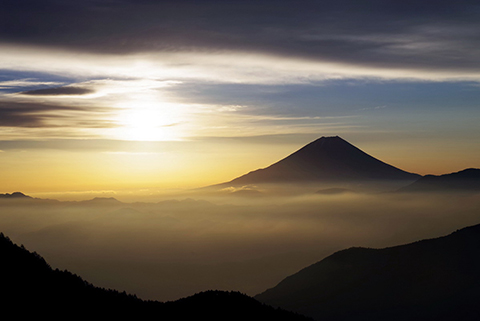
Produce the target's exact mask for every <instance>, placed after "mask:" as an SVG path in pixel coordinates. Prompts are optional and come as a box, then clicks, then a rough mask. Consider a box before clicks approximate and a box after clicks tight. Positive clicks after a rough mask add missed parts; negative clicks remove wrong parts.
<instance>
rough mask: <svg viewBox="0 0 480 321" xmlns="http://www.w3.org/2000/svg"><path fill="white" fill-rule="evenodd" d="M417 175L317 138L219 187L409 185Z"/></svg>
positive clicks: (339, 142)
mask: <svg viewBox="0 0 480 321" xmlns="http://www.w3.org/2000/svg"><path fill="white" fill-rule="evenodd" d="M419 177H420V175H417V174H413V173H409V172H406V171H403V170H401V169H398V168H396V167H394V166H392V165H389V164H386V163H384V162H382V161H380V160H378V159H376V158H374V157H372V156H370V155H368V154H367V153H365V152H363V151H361V150H360V149H358V148H357V147H355V146H353V145H352V144H350V143H348V142H347V141H345V140H343V139H342V138H340V137H338V136H335V137H321V138H319V139H317V140H315V141H313V142H311V143H309V144H307V145H306V146H304V147H302V148H301V149H299V150H298V151H296V152H294V153H293V154H291V155H289V156H287V157H286V158H284V159H282V160H280V161H278V162H276V163H274V164H272V165H270V166H268V167H267V168H263V169H259V170H255V171H252V172H250V173H248V174H246V175H243V176H240V177H238V178H235V179H234V180H232V181H230V182H228V183H223V184H220V185H219V186H242V185H249V184H279V183H293V184H295V183H311V182H322V183H337V182H358V181H405V182H409V183H411V182H413V181H415V180H417V179H418V178H419Z"/></svg>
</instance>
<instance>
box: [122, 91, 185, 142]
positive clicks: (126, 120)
mask: <svg viewBox="0 0 480 321" xmlns="http://www.w3.org/2000/svg"><path fill="white" fill-rule="evenodd" d="M122 109H123V110H122V111H121V112H120V114H119V119H118V123H119V125H120V126H121V127H119V128H117V129H116V134H115V136H116V137H117V138H119V139H125V140H137V141H166V140H180V139H181V136H182V133H181V130H180V128H179V127H180V126H179V125H180V123H181V122H182V121H184V119H183V116H184V115H183V109H182V106H180V105H176V104H173V103H167V102H163V101H160V100H159V99H158V98H157V97H155V96H154V95H152V94H150V93H147V94H144V95H141V96H138V95H137V96H136V97H134V98H132V100H131V101H130V102H129V103H128V104H126V105H124V106H122Z"/></svg>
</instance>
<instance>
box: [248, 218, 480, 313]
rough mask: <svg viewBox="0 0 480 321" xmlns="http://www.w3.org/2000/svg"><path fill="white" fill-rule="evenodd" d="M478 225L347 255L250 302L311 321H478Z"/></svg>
mask: <svg viewBox="0 0 480 321" xmlns="http://www.w3.org/2000/svg"><path fill="white" fill-rule="evenodd" d="M479 297H480V225H476V226H472V227H468V228H464V229H462V230H459V231H457V232H455V233H452V234H450V235H448V236H444V237H440V238H436V239H430V240H423V241H419V242H416V243H412V244H407V245H401V246H396V247H391V248H385V249H367V248H351V249H347V250H343V251H340V252H336V253H334V254H333V255H331V256H329V257H327V258H325V259H324V260H322V261H320V262H318V263H316V264H313V265H311V266H309V267H307V268H305V269H303V270H301V271H300V272H298V273H296V274H294V275H292V276H290V277H288V278H286V279H284V280H283V281H282V282H280V283H279V284H278V285H277V286H276V287H274V288H272V289H269V290H267V291H265V292H264V293H261V294H259V295H257V296H256V297H255V298H256V299H258V300H259V301H261V302H264V303H266V304H270V305H273V306H279V307H281V308H284V309H287V310H292V311H296V312H298V313H302V314H304V315H307V316H311V317H313V318H314V319H316V320H369V321H376V320H378V321H380V320H432V321H433V320H436V321H440V320H479V319H480V305H479V304H478V298H479Z"/></svg>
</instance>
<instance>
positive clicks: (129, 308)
mask: <svg viewBox="0 0 480 321" xmlns="http://www.w3.org/2000/svg"><path fill="white" fill-rule="evenodd" d="M0 260H1V264H0V284H1V287H2V300H1V303H2V313H3V314H4V315H10V316H11V317H12V318H13V317H15V318H19V319H22V318H27V317H28V318H31V317H40V316H47V317H48V319H50V320H65V319H77V318H87V319H94V320H95V319H100V318H106V320H111V319H119V320H125V319H131V320H147V319H148V320H150V319H159V320H194V319H206V320H239V321H240V320H242V321H244V320H285V321H287V320H289V321H290V320H291V321H302V320H303V321H307V320H310V319H308V318H306V317H303V316H301V315H298V314H295V313H291V312H287V311H284V310H281V309H274V308H272V307H269V306H267V305H264V304H262V303H260V302H258V301H257V300H255V299H253V298H251V297H248V296H246V295H244V294H241V293H238V292H224V291H206V292H201V293H198V294H196V295H193V296H190V297H187V298H184V299H180V300H177V301H173V302H165V303H162V302H157V301H144V300H141V299H139V298H137V297H136V296H135V295H129V294H126V293H125V292H118V291H115V290H107V289H103V288H98V287H95V286H93V285H92V284H90V283H88V282H86V281H84V280H83V279H81V278H80V277H79V276H77V275H75V274H72V273H70V272H68V271H60V270H58V269H57V270H54V269H52V268H51V267H50V266H49V265H48V264H47V262H46V261H45V260H44V259H43V258H42V257H41V256H40V255H38V254H37V253H35V252H34V253H31V252H29V251H28V250H26V249H25V248H24V247H23V246H21V247H19V246H17V245H15V244H14V243H13V242H12V241H11V240H10V239H9V238H8V237H6V236H4V235H3V234H0Z"/></svg>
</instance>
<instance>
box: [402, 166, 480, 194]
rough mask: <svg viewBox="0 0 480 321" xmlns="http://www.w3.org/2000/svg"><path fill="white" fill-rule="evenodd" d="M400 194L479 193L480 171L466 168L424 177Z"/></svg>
mask: <svg viewBox="0 0 480 321" xmlns="http://www.w3.org/2000/svg"><path fill="white" fill-rule="evenodd" d="M399 191H400V192H448V193H451V192H480V169H478V168H468V169H465V170H463V171H459V172H456V173H450V174H444V175H438V176H437V175H425V176H423V177H422V178H420V179H419V180H417V181H416V182H414V183H412V184H410V185H408V186H405V187H403V188H401V189H400V190H399Z"/></svg>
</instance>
